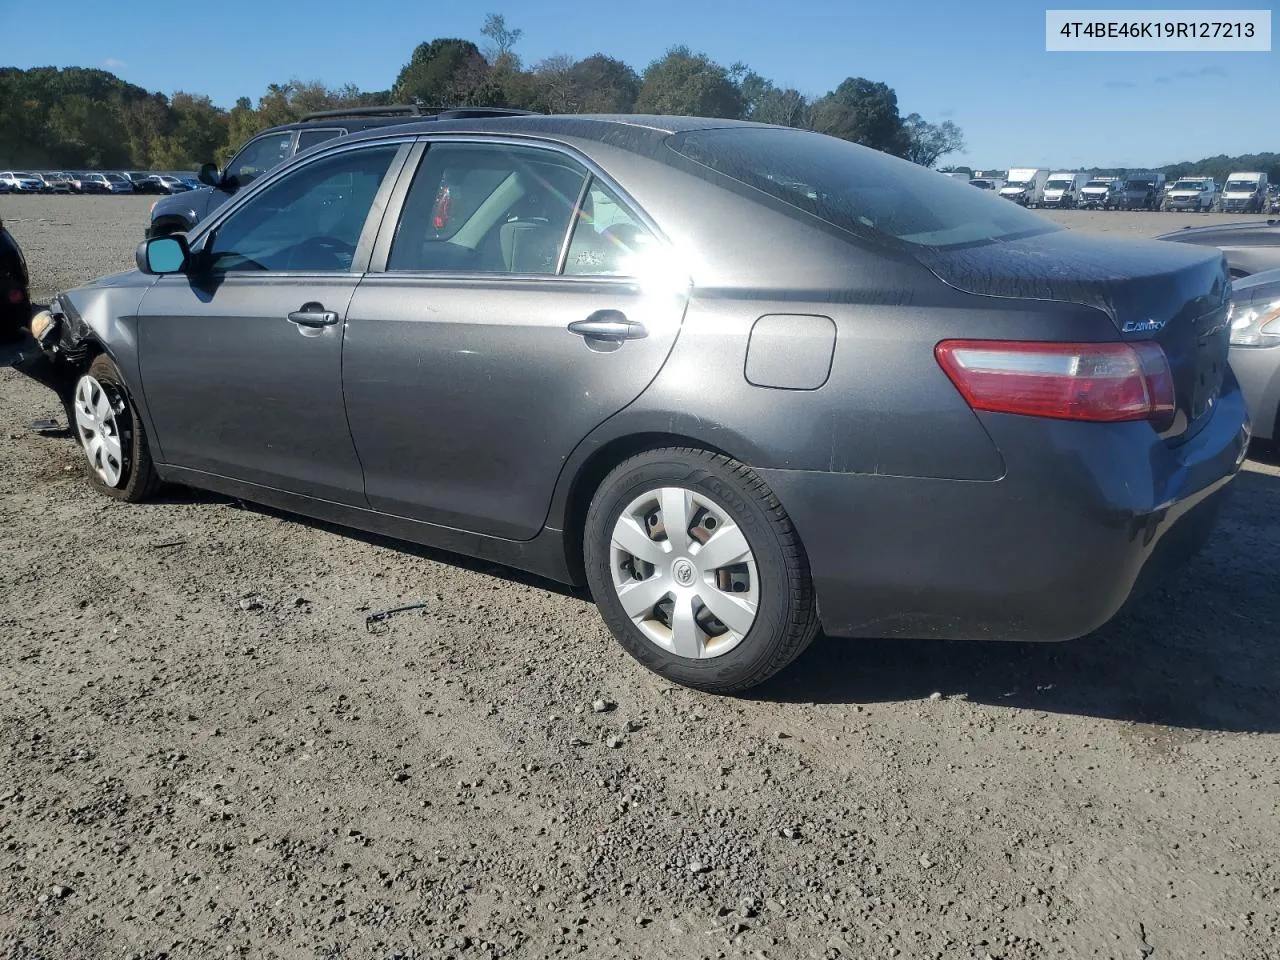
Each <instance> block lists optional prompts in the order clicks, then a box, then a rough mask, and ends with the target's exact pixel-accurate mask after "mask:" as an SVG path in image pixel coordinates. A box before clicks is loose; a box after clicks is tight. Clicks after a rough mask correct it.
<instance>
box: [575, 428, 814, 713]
mask: <svg viewBox="0 0 1280 960" xmlns="http://www.w3.org/2000/svg"><path fill="white" fill-rule="evenodd" d="M661 491H666V492H665V493H663V492H661ZM664 498H670V499H664ZM677 498H678V499H677ZM650 502H652V503H654V504H658V506H659V511H658V512H657V513H650V514H648V515H647V516H643V517H642V515H641V514H640V513H637V512H635V511H644V510H646V509H648V508H647V507H646V506H645V504H646V503H650ZM663 504H670V505H671V507H670V512H671V513H674V512H675V510H677V509H684V510H685V511H686V513H685V516H686V520H687V522H686V526H685V533H684V535H683V537H682V536H681V535H680V534H678V533H672V534H670V535H668V534H667V533H666V530H665V528H666V526H667V525H668V524H667V516H668V512H669V511H668V509H667V508H665V507H664V506H662V505H663ZM624 513H626V514H627V515H628V517H630V518H631V521H634V522H629V521H624V520H623V515H624ZM699 518H701V519H699ZM712 519H715V520H716V528H718V529H717V533H718V534H719V535H720V536H721V537H722V539H721V541H720V542H721V544H722V547H723V546H725V545H726V544H732V543H739V544H740V543H741V542H742V541H745V548H746V549H745V550H744V551H741V552H733V551H732V548H729V549H728V550H727V551H722V552H724V556H725V557H726V558H728V559H731V560H735V561H736V559H737V558H740V557H743V556H745V557H746V558H747V560H746V561H743V562H734V563H732V564H731V565H729V566H725V567H722V568H717V569H715V570H714V571H712V570H709V569H705V568H703V567H702V566H701V565H699V566H698V567H697V569H696V571H695V572H690V571H691V569H692V567H693V561H694V560H696V558H697V557H698V556H699V555H700V554H699V553H696V552H693V551H694V549H695V544H694V542H693V541H695V540H698V541H701V542H705V543H711V542H712V541H711V539H709V538H710V537H711V536H713V534H711V532H710V531H711V530H712V529H713V525H712V523H711V520H712ZM628 524H629V525H628ZM734 528H736V533H734V534H732V536H733V537H734V538H736V539H732V540H725V539H723V538H724V537H725V536H726V535H729V534H730V531H732V530H733V529H734ZM619 530H623V532H624V533H626V532H628V531H629V532H630V534H631V535H632V536H633V537H637V538H639V540H638V541H637V540H635V539H629V538H628V539H627V542H628V543H637V547H638V548H639V549H640V550H641V553H637V554H635V555H631V554H628V553H627V552H626V551H625V550H623V549H622V548H621V546H620V545H619V541H617V540H615V533H616V532H617V531H619ZM653 531H657V532H656V533H655V532H653ZM703 537H707V538H708V539H706V540H705V541H704V540H702V538H703ZM646 539H648V540H649V541H650V542H649V543H644V542H643V541H644V540H646ZM681 540H683V541H684V542H685V544H687V545H688V547H689V549H688V550H682V549H681ZM668 545H670V546H669V547H668ZM633 549H636V548H633ZM696 549H698V550H702V549H704V548H703V547H702V546H701V543H699V544H698V545H697V547H696ZM651 551H656V552H657V553H658V554H661V556H660V557H659V558H658V559H659V563H661V564H662V566H661V568H660V567H659V566H658V565H656V564H647V563H645V562H643V561H642V560H640V559H638V558H640V557H641V554H642V553H643V554H650V553H651ZM664 551H665V552H664ZM730 553H732V556H730ZM673 554H674V555H675V557H676V559H674V560H672V561H671V563H670V564H669V565H668V564H667V562H666V558H667V557H669V556H671V555H673ZM682 557H683V558H685V559H683V560H682V559H681V558H682ZM583 559H584V562H585V567H586V575H587V581H588V583H589V584H590V586H591V593H592V596H593V597H594V598H595V602H596V605H597V607H598V608H599V610H600V614H601V616H602V617H603V618H604V621H605V623H606V625H607V626H608V627H609V630H610V631H611V632H612V633H613V635H614V636H615V637H616V638H617V640H618V642H619V643H621V644H622V646H623V648H624V649H625V650H626V651H627V652H628V653H629V654H631V656H632V657H634V658H635V659H636V660H638V661H639V662H640V663H641V664H643V665H644V666H645V667H647V668H648V669H650V670H652V671H653V672H654V673H657V674H659V675H661V676H663V677H666V678H667V679H668V680H671V681H674V682H675V683H679V684H681V685H683V686H687V687H693V688H695V689H698V690H705V691H708V692H711V693H721V694H725V693H737V692H739V691H742V690H746V689H747V688H749V687H753V686H756V685H757V684H759V683H762V682H763V681H765V680H766V679H768V678H769V677H771V676H773V675H774V674H775V673H777V672H778V671H779V670H781V669H782V668H783V667H785V666H787V665H788V664H789V663H791V662H792V661H793V660H795V658H796V657H798V656H799V655H800V654H801V653H802V652H803V651H804V649H805V648H806V647H807V646H808V645H809V644H810V643H811V642H812V640H813V638H814V637H815V636H816V635H817V632H818V618H817V604H816V601H815V597H814V591H813V581H812V579H811V578H810V575H809V561H808V558H807V556H806V555H805V552H804V547H803V545H802V544H801V542H800V538H799V536H798V535H797V533H796V531H795V528H794V527H793V526H792V524H791V520H790V518H789V517H788V516H787V514H786V511H785V510H784V509H783V508H782V505H781V504H780V503H779V502H778V499H777V497H775V496H774V495H773V492H772V491H771V490H770V489H769V488H768V486H767V485H766V484H765V483H764V481H763V480H761V479H760V477H758V476H757V475H756V474H755V473H754V472H753V471H752V470H751V468H750V467H748V466H746V465H745V464H742V463H739V462H738V461H736V460H733V459H731V458H729V457H726V456H723V455H721V454H713V453H710V452H708V451H706V450H700V449H697V448H688V447H681V448H674V447H673V448H665V449H659V450H651V451H647V452H645V453H641V454H637V455H636V456H634V457H631V458H630V459H629V460H626V461H624V462H623V463H621V464H619V465H618V466H617V467H616V468H615V469H614V470H613V471H612V472H611V473H610V474H609V475H608V476H607V477H605V479H604V480H603V481H602V482H601V484H600V486H599V487H598V488H597V490H596V492H595V495H594V497H593V498H592V500H591V506H590V507H589V509H588V511H587V518H586V524H585V529H584V535H583ZM710 561H711V558H707V561H706V562H710ZM682 563H683V565H684V568H683V569H682V567H681V565H682ZM682 577H687V579H682ZM660 581H661V582H660ZM641 583H644V584H648V585H649V586H647V587H645V588H644V590H643V591H642V592H638V593H637V592H634V591H633V588H634V587H635V586H636V585H637V584H641ZM667 584H669V585H671V587H672V592H670V593H667V594H663V593H661V591H662V588H663V586H664V585H667ZM628 591H632V592H631V596H632V603H631V606H632V610H633V613H632V614H629V613H628V612H627V609H626V608H625V607H624V605H623V600H622V598H621V595H620V593H625V592H628ZM733 594H736V597H733V599H732V600H729V601H727V602H728V606H727V607H726V598H729V597H731V595H733ZM636 597H640V598H641V599H639V600H638V601H637V600H636ZM650 597H653V598H654V600H655V602H654V603H652V604H651V605H650V607H649V608H648V611H647V612H641V613H636V610H637V603H638V604H639V605H640V607H639V609H641V610H643V609H644V607H643V604H645V603H646V602H648V599H649V598H650ZM680 597H683V598H684V599H683V600H681V599H679V598H680ZM703 597H708V598H710V600H711V602H712V603H713V604H714V605H715V606H716V608H717V610H718V611H719V613H720V614H722V615H724V616H725V618H726V621H730V622H732V623H733V626H728V625H726V623H725V622H722V621H720V620H718V619H716V618H715V617H714V616H712V614H711V607H710V606H708V605H707V604H705V603H703V601H702V598H703ZM659 598H660V599H659ZM744 598H745V600H744ZM664 604H670V608H669V609H668V610H667V611H666V615H667V623H666V624H665V625H664V624H663V623H662V622H661V617H662V615H663V612H664V611H663V609H662V608H663V605H664ZM685 604H687V606H686V605H685ZM752 604H754V607H753V608H752V609H753V615H752V616H751V617H750V618H748V617H747V615H746V614H744V613H743V610H744V609H746V608H749V607H752ZM677 610H679V611H681V613H680V614H678V613H677V612H676V611H677ZM731 613H732V614H733V615H732V616H731V615H730V614H731ZM681 614H682V615H681ZM633 615H634V617H635V619H633ZM677 618H679V619H678V623H679V624H680V625H683V626H682V629H679V630H677V629H676V626H677ZM735 627H736V628H737V629H735ZM721 628H723V632H722V633H717V631H718V630H720V629H721ZM690 636H693V637H695V641H694V643H693V644H692V646H691V645H690V643H689V640H688V638H689V637H690ZM679 638H683V639H682V640H681V639H679ZM676 647H683V652H685V653H687V652H688V651H689V650H690V649H694V648H696V649H697V651H698V652H697V654H696V655H695V656H687V655H680V654H677V653H676V652H675V648H676Z"/></svg>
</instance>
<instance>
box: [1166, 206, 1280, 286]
mask: <svg viewBox="0 0 1280 960" xmlns="http://www.w3.org/2000/svg"><path fill="white" fill-rule="evenodd" d="M1156 239H1157V240H1172V241H1174V242H1175V243H1194V244H1199V245H1201V246H1206V247H1217V248H1218V249H1220V250H1221V251H1222V252H1223V253H1224V254H1225V255H1226V258H1227V266H1228V267H1230V269H1231V275H1232V276H1233V277H1247V276H1249V275H1251V274H1254V273H1261V272H1262V271H1264V270H1274V269H1276V268H1280V220H1265V221H1263V220H1252V221H1249V222H1247V223H1221V224H1217V225H1216V226H1208V227H1183V228H1182V229H1181V230H1175V231H1173V232H1172V233H1166V234H1162V235H1161V236H1159V237H1157V238H1156Z"/></svg>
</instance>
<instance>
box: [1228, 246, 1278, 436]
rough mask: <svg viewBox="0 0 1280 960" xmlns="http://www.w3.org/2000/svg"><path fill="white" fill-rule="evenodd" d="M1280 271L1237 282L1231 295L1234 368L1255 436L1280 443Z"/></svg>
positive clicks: (1232, 362)
mask: <svg viewBox="0 0 1280 960" xmlns="http://www.w3.org/2000/svg"><path fill="white" fill-rule="evenodd" d="M1278 348H1280V270H1268V271H1266V272H1264V273H1257V274H1254V275H1253V276H1251V277H1248V278H1246V279H1244V280H1237V281H1236V282H1235V284H1234V285H1233V288H1232V293H1231V368H1232V369H1233V370H1234V371H1235V373H1236V376H1237V377H1238V378H1239V379H1240V385H1241V386H1242V387H1243V388H1244V395H1245V400H1246V402H1247V404H1248V407H1249V414H1250V416H1251V417H1252V418H1253V433H1254V436H1255V437H1257V438H1258V439H1259V440H1266V441H1269V442H1274V441H1275V440H1276V439H1277V433H1276V427H1277V420H1278V419H1280V349H1278Z"/></svg>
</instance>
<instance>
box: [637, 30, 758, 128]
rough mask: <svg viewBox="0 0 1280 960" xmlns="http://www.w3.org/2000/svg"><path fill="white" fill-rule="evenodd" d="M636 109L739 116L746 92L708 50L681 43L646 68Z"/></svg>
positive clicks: (715, 115)
mask: <svg viewBox="0 0 1280 960" xmlns="http://www.w3.org/2000/svg"><path fill="white" fill-rule="evenodd" d="M635 109H636V111H637V112H638V113H659V114H675V115H678V116H696V117H733V118H737V117H740V116H741V115H742V94H741V93H740V92H739V90H738V88H737V87H736V86H735V85H734V83H733V80H732V79H731V78H730V76H729V71H728V70H726V69H725V68H724V67H722V66H721V65H720V64H718V63H716V62H715V61H714V60H712V59H711V58H709V57H708V56H707V55H706V54H704V53H692V52H691V51H690V50H689V48H688V47H685V46H679V47H672V48H671V49H670V50H668V51H667V53H666V56H664V57H662V58H661V59H660V60H655V61H653V63H651V64H649V66H648V67H647V68H646V69H645V71H644V83H643V84H642V85H641V87H640V95H639V96H638V97H637V98H636V105H635Z"/></svg>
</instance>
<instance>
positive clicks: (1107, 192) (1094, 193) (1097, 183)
mask: <svg viewBox="0 0 1280 960" xmlns="http://www.w3.org/2000/svg"><path fill="white" fill-rule="evenodd" d="M1123 186H1124V184H1123V182H1122V181H1121V180H1120V178H1119V177H1091V178H1090V179H1089V181H1088V182H1087V183H1086V184H1085V185H1084V186H1083V187H1081V188H1080V202H1079V206H1080V207H1082V208H1083V209H1085V210H1110V209H1111V208H1112V207H1113V206H1115V205H1116V200H1117V196H1118V194H1119V192H1120V189H1121V187H1123Z"/></svg>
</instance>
